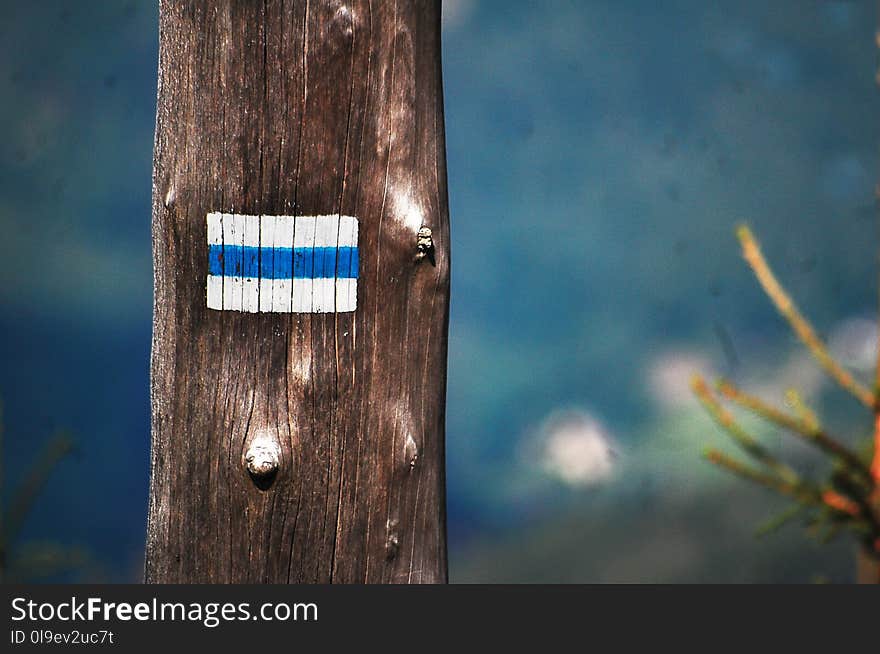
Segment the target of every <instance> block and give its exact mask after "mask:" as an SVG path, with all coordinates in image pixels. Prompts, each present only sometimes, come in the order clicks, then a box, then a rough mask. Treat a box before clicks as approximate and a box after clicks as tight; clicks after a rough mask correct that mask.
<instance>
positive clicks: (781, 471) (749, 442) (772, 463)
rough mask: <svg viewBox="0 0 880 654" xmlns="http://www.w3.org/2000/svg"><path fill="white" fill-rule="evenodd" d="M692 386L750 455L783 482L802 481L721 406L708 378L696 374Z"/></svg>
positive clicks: (726, 429)
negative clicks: (713, 393)
mask: <svg viewBox="0 0 880 654" xmlns="http://www.w3.org/2000/svg"><path fill="white" fill-rule="evenodd" d="M691 388H692V389H693V391H694V394H695V395H696V396H697V398H698V399H699V400H700V402H701V403H702V404H703V406H704V407H705V409H706V411H707V412H708V413H709V415H710V416H712V418H713V419H714V420H715V422H717V423H718V425H719V426H720V427H721V428H722V429H724V431H726V432H727V433H728V434H729V435H730V436H731V437H732V438H733V440H734V442H735V443H736V444H737V445H739V446H740V448H742V449H743V450H744V451H745V452H746V453H747V454H749V456H751V457H752V458H754V459H756V460H757V461H760V462H761V463H762V464H764V465H765V466H767V467H768V468H770V469H771V470H773V471H774V472H775V473H776V474H777V475H779V477H780V478H781V480H782V481H783V482H785V483H786V484H791V485H798V484H800V483H801V479H800V476H799V475H798V474H797V472H795V471H794V469H793V468H791V467H789V466H787V465H786V464H784V463H782V462H781V461H780V460H779V459H777V458H776V457H775V456H773V455H772V454H771V453H770V452H769V450H767V449H766V448H765V447H764V446H763V445H761V443H759V442H758V441H757V440H756V439H755V438H754V437H753V436H752V435H751V434H749V433H748V432H747V431H746V430H745V429H743V428H742V426H740V424H739V423H737V422H736V420H735V419H734V417H733V414H731V413H730V412H729V411H728V410H727V409H725V408H724V407H723V406H721V403H720V402H718V400H717V399H715V396H714V395H712V391H711V390H709V385H708V384H707V383H706V380H705V379H703V378H702V377H701V376H699V375H695V376H694V377H693V378H692V379H691Z"/></svg>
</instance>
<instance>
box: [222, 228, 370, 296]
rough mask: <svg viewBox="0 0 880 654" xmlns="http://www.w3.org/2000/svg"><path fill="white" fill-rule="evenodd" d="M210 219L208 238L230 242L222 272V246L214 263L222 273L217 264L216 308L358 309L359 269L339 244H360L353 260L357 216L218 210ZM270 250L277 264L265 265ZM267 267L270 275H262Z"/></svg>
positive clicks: (356, 236)
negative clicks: (352, 267) (350, 266)
mask: <svg viewBox="0 0 880 654" xmlns="http://www.w3.org/2000/svg"><path fill="white" fill-rule="evenodd" d="M206 219H207V227H208V239H207V240H208V245H209V246H211V245H220V246H222V247H223V261H224V263H223V265H222V267H221V270H222V274H219V273H218V270H217V258H216V252H215V255H214V261H213V270H214V273H218V274H210V273H211V271H210V270H209V274H208V279H207V289H206V294H207V306H208V308H210V309H218V310H220V309H222V310H227V311H245V312H249V313H256V312H261V313H269V312H273V313H289V312H297V313H332V312H334V311H335V312H343V311H354V310H355V309H356V307H357V279H356V278H349V277H348V275H349V274H351V273H352V272H355V274H356V271H351V270H349V269H348V266H347V262H348V261H349V259H350V257H349V256H348V255H349V253H348V252H346V253H345V256H344V257H340V255H339V251H338V248H352V249H354V250H355V257H351V259H352V260H355V258H356V250H357V243H358V221H357V219H356V218H354V217H352V216H339V215H321V216H296V217H294V216H253V215H241V214H229V213H219V212H211V213H209V214H208V215H207V217H206ZM245 248H248V249H247V253H245V251H244V249H245ZM316 248H317V249H316ZM297 249H298V250H299V253H298V256H296V251H297ZM264 257H272V261H271V265H265V261H264ZM340 265H342V266H343V267H345V268H346V269H345V270H342V269H341V268H339V266H340ZM264 272H265V273H266V277H262V275H263V273H264Z"/></svg>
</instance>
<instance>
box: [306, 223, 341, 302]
mask: <svg viewBox="0 0 880 654" xmlns="http://www.w3.org/2000/svg"><path fill="white" fill-rule="evenodd" d="M338 238H339V216H318V217H317V218H316V219H315V253H316V254H315V267H316V268H317V269H318V270H317V271H316V272H315V280H314V281H313V282H312V311H314V312H315V313H333V312H334V311H335V310H336V279H335V270H336V244H337V242H338ZM318 248H322V249H321V250H319V249H318ZM323 248H332V250H333V253H332V255H330V256H332V258H333V260H332V262H330V264H329V265H331V266H332V267H333V270H334V276H333V277H329V278H328V277H322V275H323V272H324V269H325V267H326V266H327V265H328V263H327V261H326V259H325V258H324V257H321V256H319V255H318V252H322V253H323V252H324V250H323ZM325 256H326V255H325Z"/></svg>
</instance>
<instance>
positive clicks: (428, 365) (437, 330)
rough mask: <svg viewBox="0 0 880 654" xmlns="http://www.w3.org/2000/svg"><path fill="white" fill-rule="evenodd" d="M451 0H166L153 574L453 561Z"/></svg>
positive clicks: (412, 577)
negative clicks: (447, 474) (443, 14)
mask: <svg viewBox="0 0 880 654" xmlns="http://www.w3.org/2000/svg"><path fill="white" fill-rule="evenodd" d="M439 4H440V3H439V1H418V0H397V1H396V2H395V0H379V1H376V0H373V1H372V2H368V1H360V0H351V1H346V2H342V1H338V0H264V1H258V0H253V1H245V0H241V1H236V0H219V1H218V0H193V1H188V2H178V1H172V0H162V2H161V3H160V55H159V95H158V116H157V121H156V148H155V161H154V171H153V257H154V272H155V298H154V299H155V306H154V318H153V350H152V361H151V378H152V379H151V398H152V460H151V484H150V506H149V521H148V534H147V554H146V580H147V581H148V582H183V583H186V582H220V583H236V582H242V583H244V582H249V583H329V582H343V583H360V582H366V583H374V582H403V583H418V582H444V581H445V580H446V541H445V537H446V536H445V506H444V483H445V482H444V403H445V392H446V389H445V386H446V344H447V339H446V334H447V326H448V301H449V290H448V289H449V282H448V279H449V220H448V203H447V195H446V169H445V166H446V164H445V145H444V131H443V103H442V81H441V71H440V10H439ZM316 216H317V218H315V217H316ZM282 226H283V227H284V229H282ZM424 228H427V229H424ZM242 229H243V230H244V231H243V232H242ZM322 230H323V231H322ZM273 239H274V240H273ZM322 239H323V240H322ZM209 243H210V244H211V245H210V247H209ZM248 257H252V261H249V260H248ZM273 257H274V259H273ZM290 257H293V259H292V260H291V258H290ZM303 257H304V258H303ZM282 259H283V261H282ZM273 262H274V263H273ZM322 262H323V263H322ZM282 264H283V265H282ZM273 265H274V268H273ZM322 266H323V268H322ZM322 271H323V272H322ZM355 289H356V290H355ZM212 293H213V296H212ZM273 302H274V304H273ZM355 305H356V308H355ZM209 307H210V308H209Z"/></svg>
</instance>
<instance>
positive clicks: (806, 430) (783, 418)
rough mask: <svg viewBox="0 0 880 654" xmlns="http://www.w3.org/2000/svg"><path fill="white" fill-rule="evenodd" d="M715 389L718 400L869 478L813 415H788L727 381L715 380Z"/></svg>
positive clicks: (857, 460)
mask: <svg viewBox="0 0 880 654" xmlns="http://www.w3.org/2000/svg"><path fill="white" fill-rule="evenodd" d="M717 389H718V392H719V393H720V394H721V396H722V397H725V398H727V399H728V400H730V401H731V402H735V403H736V404H738V405H739V406H741V407H743V408H744V409H746V410H748V411H751V412H752V413H754V414H756V415H758V416H760V417H762V418H764V419H765V420H768V421H769V422H772V423H774V424H776V425H778V426H780V427H782V428H783V429H786V430H788V431H789V432H791V433H793V434H795V435H796V436H800V437H802V438H803V439H804V440H805V441H807V442H808V443H810V444H811V445H814V446H815V447H817V448H819V449H820V450H822V451H824V452H826V453H827V454H830V455H831V456H833V457H835V458H837V459H839V460H840V461H842V462H844V463H845V464H846V466H847V467H848V468H850V469H852V471H853V472H855V473H857V474H858V475H859V476H861V477H863V478H868V479H870V477H871V473H870V471H869V470H868V468H867V466H865V464H864V462H862V460H861V458H860V457H859V455H858V454H856V453H855V452H853V451H852V450H850V449H849V448H848V447H846V446H845V445H843V444H842V443H841V442H840V441H838V440H836V439H835V438H833V437H832V436H829V435H828V434H827V433H826V432H825V431H823V430H822V429H821V428H820V427H819V421H818V419H816V418H815V416H813V418H812V419H810V420H809V422H807V421H805V420H803V419H801V418H796V417H794V416H791V415H789V414H787V413H785V412H784V411H781V410H779V409H777V408H776V407H773V406H771V405H769V404H767V403H766V402H764V401H763V400H762V399H761V398H759V397H757V396H755V395H751V394H749V393H746V392H745V391H743V390H741V389H740V388H738V387H737V386H736V385H735V384H733V383H732V382H729V381H727V380H723V379H722V380H720V381H718V383H717ZM808 419H809V418H808Z"/></svg>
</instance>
